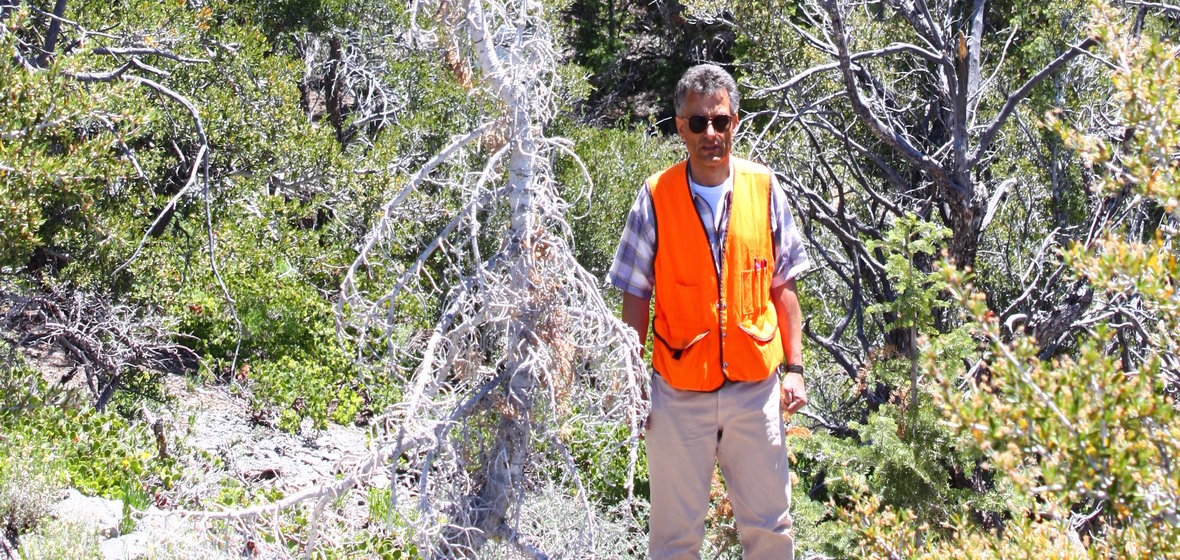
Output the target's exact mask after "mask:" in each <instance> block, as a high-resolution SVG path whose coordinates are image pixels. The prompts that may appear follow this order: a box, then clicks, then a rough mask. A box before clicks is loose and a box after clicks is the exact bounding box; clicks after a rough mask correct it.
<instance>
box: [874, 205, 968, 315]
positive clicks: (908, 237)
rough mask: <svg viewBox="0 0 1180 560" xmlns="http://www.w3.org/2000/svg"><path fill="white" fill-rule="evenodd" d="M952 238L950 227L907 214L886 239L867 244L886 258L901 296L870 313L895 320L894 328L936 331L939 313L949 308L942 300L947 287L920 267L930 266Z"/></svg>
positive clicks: (891, 229) (878, 306) (880, 304)
mask: <svg viewBox="0 0 1180 560" xmlns="http://www.w3.org/2000/svg"><path fill="white" fill-rule="evenodd" d="M950 236H951V231H950V230H949V229H947V228H946V227H944V226H941V225H938V224H934V223H931V222H927V221H924V220H922V219H920V218H918V217H917V216H915V215H913V214H907V215H906V216H905V217H903V218H899V219H897V221H895V222H894V223H893V227H892V228H890V229H889V232H888V233H886V234H885V239H883V240H880V241H876V240H869V241H866V242H865V248H866V249H867V250H869V251H880V252H881V253H883V254H884V255H885V263H884V264H885V274H886V276H888V277H889V279H890V280H891V281H892V283H891V284H892V286H893V287H894V290H896V291H897V292H898V293H897V297H896V298H894V299H893V300H892V301H888V302H885V303H879V304H874V305H872V306H871V307H870V308H869V311H870V312H871V313H884V314H886V316H891V317H893V320H892V321H891V322H890V325H889V326H890V327H891V328H898V329H903V328H910V327H915V328H919V329H920V330H922V331H927V330H929V329H930V328H931V327H933V325H934V313H935V310H937V309H942V308H945V307H946V306H947V302H946V301H945V300H943V299H942V298H941V297H940V296H941V294H942V291H943V290H944V289H945V287H946V284H945V282H939V281H938V279H937V277H935V276H934V275H932V274H930V273H926V272H923V271H922V270H921V269H920V268H918V267H919V266H920V265H921V263H922V262H927V263H928V262H930V260H931V258H932V257H934V256H935V255H936V254H937V253H938V252H939V251H940V250H941V248H942V243H943V242H944V241H946V240H947V239H950Z"/></svg>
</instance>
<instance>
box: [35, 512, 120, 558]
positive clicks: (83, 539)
mask: <svg viewBox="0 0 1180 560" xmlns="http://www.w3.org/2000/svg"><path fill="white" fill-rule="evenodd" d="M99 543H100V539H99V537H98V535H96V534H94V532H93V531H89V530H87V529H86V528H85V527H80V526H74V525H70V524H68V523H62V522H58V521H53V522H50V523H46V524H44V525H43V526H41V527H40V528H38V529H37V531H35V532H34V533H31V534H29V535H26V536H25V537H24V538H23V539H21V543H20V551H19V554H20V558H22V559H24V560H93V559H94V558H101V557H102V554H101V552H100V549H99Z"/></svg>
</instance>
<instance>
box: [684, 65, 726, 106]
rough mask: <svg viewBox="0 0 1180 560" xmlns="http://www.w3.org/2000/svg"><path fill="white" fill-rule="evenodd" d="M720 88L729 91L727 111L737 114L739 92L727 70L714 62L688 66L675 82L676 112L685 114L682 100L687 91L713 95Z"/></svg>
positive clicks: (685, 96) (686, 95)
mask: <svg viewBox="0 0 1180 560" xmlns="http://www.w3.org/2000/svg"><path fill="white" fill-rule="evenodd" d="M722 88H725V90H726V91H728V92H729V111H730V112H731V113H733V114H734V115H737V112H738V102H740V101H741V94H739V93H738V88H737V82H735V81H734V80H733V76H730V75H729V72H726V71H725V70H724V69H722V68H721V67H720V66H717V65H716V64H698V65H696V66H693V67H692V68H689V69H688V70H687V71H685V72H684V75H683V76H681V77H680V81H679V82H677V83H676V114H677V115H680V116H686V115H684V100H685V98H687V97H688V92H690V91H693V92H696V93H697V94H698V95H713V94H714V93H717V91H718V90H720V89H722Z"/></svg>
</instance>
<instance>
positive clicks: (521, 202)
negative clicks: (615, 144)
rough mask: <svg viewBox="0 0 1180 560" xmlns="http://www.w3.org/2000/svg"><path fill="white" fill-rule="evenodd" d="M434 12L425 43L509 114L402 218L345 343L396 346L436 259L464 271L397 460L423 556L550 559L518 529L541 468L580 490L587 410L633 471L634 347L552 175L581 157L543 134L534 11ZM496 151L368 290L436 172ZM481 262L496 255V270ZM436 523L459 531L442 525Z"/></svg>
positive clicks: (367, 269)
mask: <svg viewBox="0 0 1180 560" xmlns="http://www.w3.org/2000/svg"><path fill="white" fill-rule="evenodd" d="M436 9H437V10H438V11H439V12H445V13H446V14H449V15H444V16H443V17H436V18H435V19H436V21H438V22H442V25H440V26H439V33H438V34H437V35H433V36H431V35H422V36H420V39H419V40H420V41H421V43H422V44H426V45H428V44H440V45H450V44H452V43H455V42H457V43H459V44H461V45H464V46H465V49H464V50H466V51H467V52H470V53H471V54H472V58H473V64H472V66H473V67H475V68H478V71H477V72H476V74H477V77H476V80H478V81H477V82H476V83H477V84H478V91H479V92H480V93H485V92H486V93H487V94H492V95H494V96H495V99H496V104H497V106H498V107H500V108H501V109H500V110H501V113H500V114H499V115H494V116H489V117H488V118H487V120H486V121H485V124H484V125H482V126H480V127H478V128H476V129H475V130H473V131H471V132H469V133H467V134H465V135H461V136H459V137H458V138H457V140H456V141H455V142H453V143H452V144H451V145H450V146H448V147H447V148H445V149H444V150H443V151H442V152H441V153H439V155H438V156H437V157H436V158H435V159H434V160H432V161H431V162H429V163H428V164H427V165H426V166H424V167H423V168H422V169H420V170H418V172H417V173H416V174H415V175H414V176H413V177H411V178H410V179H409V181H408V183H407V185H406V187H405V188H404V189H403V190H402V191H401V193H399V195H398V196H397V197H395V198H394V199H393V200H392V201H390V203H389V205H388V206H387V209H386V213H385V217H384V218H383V219H382V220H381V221H380V223H379V224H378V226H377V227H376V228H375V229H374V231H373V232H372V234H371V235H370V237H369V238H368V240H367V243H366V244H365V246H364V247H363V248H362V250H361V254H360V256H359V257H358V259H357V261H356V262H355V263H354V265H353V266H352V268H350V270H349V272H348V274H347V275H346V278H345V281H344V284H343V287H342V297H341V300H340V302H341V303H340V316H341V318H342V320H343V322H342V327H343V329H342V331H343V332H348V333H355V334H356V335H361V336H357V340H358V342H360V343H361V344H360V345H359V347H360V348H362V349H364V348H371V349H374V350H375V349H377V348H383V347H385V346H388V345H389V344H390V343H391V342H392V341H393V338H394V332H393V330H394V328H395V327H397V325H396V324H394V323H392V322H391V318H392V317H393V315H391V312H390V310H392V309H394V308H395V305H396V300H397V298H398V297H399V296H400V295H402V293H403V291H404V290H414V289H417V290H421V289H423V288H425V289H427V290H430V289H434V288H433V287H432V285H431V283H430V281H429V278H425V277H424V270H425V268H424V265H425V264H426V262H427V260H428V259H431V258H443V259H446V260H448V261H450V262H451V263H453V266H452V268H451V271H450V273H449V274H450V278H448V279H447V282H448V283H450V284H451V287H450V289H449V290H447V291H446V295H445V298H444V302H445V303H444V310H443V313H442V316H441V317H440V318H439V320H438V323H437V324H436V326H435V328H434V329H433V331H432V332H431V333H430V335H429V337H428V339H427V340H426V342H425V345H424V347H423V348H422V349H421V352H420V360H419V361H418V365H417V367H416V368H415V369H414V370H413V372H412V374H410V375H409V376H407V378H406V379H405V382H406V383H407V389H406V391H405V400H404V402H403V403H402V404H401V405H399V406H398V407H397V410H396V411H395V412H394V417H395V418H396V419H397V421H398V422H399V427H398V429H397V432H398V433H397V439H398V441H399V447H398V450H397V452H396V453H395V454H394V456H400V457H404V458H406V459H407V460H408V462H409V465H410V467H409V470H410V471H411V472H413V473H414V476H415V477H417V488H416V489H414V490H413V491H411V492H409V494H411V495H413V496H414V499H415V502H416V509H417V510H418V512H417V513H418V515H417V516H416V517H417V518H419V519H422V520H423V521H422V522H421V523H420V525H421V526H420V527H419V534H420V535H421V546H423V547H425V549H427V550H430V551H432V554H434V555H438V556H442V557H458V556H476V555H480V554H482V553H481V551H482V550H483V549H484V547H485V545H486V544H487V543H488V542H489V541H499V542H505V543H510V544H511V545H512V546H514V547H515V548H516V550H517V551H518V552H519V553H521V554H523V555H525V556H528V557H545V556H546V553H545V549H546V548H548V547H551V546H553V545H554V544H555V543H554V542H549V541H546V540H543V539H541V540H534V539H530V535H527V534H524V533H522V532H521V531H519V530H518V528H519V527H520V517H521V512H522V505H523V504H525V503H526V502H529V501H531V500H544V499H546V498H544V497H541V496H539V495H537V494H536V492H537V491H538V490H539V488H540V486H539V482H540V481H538V480H537V479H536V473H537V472H538V471H537V469H540V468H541V467H542V466H543V465H546V464H549V465H554V466H562V468H564V469H566V470H567V471H568V473H569V474H570V476H571V477H572V479H573V480H574V486H575V487H577V488H583V487H584V485H583V483H582V481H581V474H580V473H579V472H578V471H577V469H576V468H575V466H574V465H573V463H572V462H571V460H570V458H569V454H568V452H567V451H566V450H565V447H564V444H563V442H562V440H561V437H560V436H559V435H558V431H559V430H560V428H561V426H562V424H563V423H565V422H567V421H569V419H570V416H569V415H570V414H571V413H574V412H575V411H576V412H577V413H579V414H585V415H586V416H585V418H587V419H588V421H591V422H595V423H597V422H604V421H605V422H618V423H620V424H623V425H626V426H627V427H628V428H629V431H630V433H631V436H632V437H631V444H630V451H629V453H630V455H631V461H630V462H631V465H632V469H633V468H634V461H635V453H636V449H635V444H636V442H637V437H636V436H637V435H638V433H639V432H638V431H639V429H640V423H641V421H642V420H641V419H642V417H643V415H644V412H643V407H644V404H643V401H642V399H641V397H640V391H641V389H642V387H643V383H644V382H643V378H642V376H641V373H642V371H643V368H642V365H641V362H640V358H639V348H638V347H637V346H635V345H634V344H633V343H632V342H630V340H631V339H630V338H629V337H628V336H627V335H626V332H625V331H626V329H625V327H624V326H623V325H622V324H621V323H620V322H619V321H618V320H617V319H616V318H615V317H614V316H613V314H612V313H611V311H610V310H609V309H608V308H607V307H606V306H605V304H604V303H603V300H602V298H601V296H600V294H599V291H598V287H597V282H596V280H595V279H594V278H593V277H592V276H591V275H590V274H589V273H587V272H586V271H585V270H584V269H582V268H581V267H580V266H579V265H578V264H577V262H576V261H575V259H574V257H573V253H572V251H571V249H570V246H569V241H568V239H569V230H568V226H567V225H566V223H565V219H564V212H565V210H566V209H567V207H568V205H567V204H566V203H565V202H564V201H563V200H562V199H561V198H560V196H559V195H558V185H557V184H556V183H555V181H554V178H553V173H552V169H551V164H552V160H553V159H554V158H556V157H569V156H570V155H571V154H570V150H569V145H568V143H567V142H565V141H563V140H561V139H557V138H548V137H545V136H544V135H543V132H542V131H543V128H544V126H545V124H546V122H547V121H548V120H549V119H550V118H551V117H552V116H554V106H555V103H554V96H555V95H557V94H558V88H559V86H560V84H559V83H558V82H557V80H558V76H557V74H556V68H557V58H556V54H555V53H554V51H553V43H552V37H551V36H550V32H549V30H548V25H547V23H546V22H545V20H544V19H543V14H542V13H541V8H540V6H539V5H536V4H534V3H530V2H520V3H515V2H503V3H501V2H488V1H484V0H469V1H468V2H465V3H461V4H457V5H454V4H450V3H447V2H444V3H442V4H440V5H439V6H437V8H436ZM448 22H455V23H456V24H457V25H454V26H449V25H447V23H448ZM450 52H453V51H450ZM489 136H499V137H501V138H502V139H503V141H502V145H501V146H498V147H496V148H495V149H494V151H493V152H492V153H490V155H488V156H486V158H485V159H483V161H482V164H481V167H480V169H479V171H478V172H476V173H472V174H463V175H461V176H460V178H459V179H458V180H451V181H449V182H448V186H450V187H451V188H456V189H459V191H460V192H461V193H462V200H463V201H464V202H463V206H462V207H461V208H460V209H459V210H458V212H456V213H455V214H454V215H453V217H452V218H451V219H450V221H449V223H448V224H447V225H446V226H445V227H444V228H443V230H442V231H439V232H438V234H437V236H436V237H435V239H434V240H433V241H432V242H431V243H429V244H428V245H427V246H426V247H425V248H424V249H423V251H422V252H421V254H420V256H419V257H418V259H417V260H416V261H415V262H414V263H413V264H412V265H411V266H410V267H409V269H408V270H405V271H404V272H403V273H402V275H401V279H400V280H399V281H398V283H397V285H396V286H394V287H393V289H391V290H389V291H387V292H385V293H383V294H380V295H377V296H370V295H368V294H366V293H365V292H364V291H362V282H361V280H362V278H361V275H362V274H364V273H372V272H373V271H374V270H376V269H375V268H374V267H375V265H376V262H375V261H380V255H381V248H382V244H383V243H386V242H387V241H388V239H387V237H388V235H389V233H390V232H391V231H392V230H391V227H390V226H391V224H390V220H391V218H392V216H394V215H395V211H396V210H397V209H398V208H399V206H400V205H402V204H404V203H405V201H406V200H407V198H408V197H409V195H410V194H411V193H413V192H414V190H415V189H418V188H421V187H422V185H423V184H424V183H425V182H426V181H439V180H440V179H441V178H442V177H440V176H439V175H436V174H435V171H436V167H438V166H439V165H440V164H442V163H443V162H444V161H446V160H448V159H451V158H454V157H470V155H471V150H472V149H474V148H477V147H478V146H479V143H477V140H483V139H486V138H487V137H489ZM484 247H490V248H491V254H489V255H487V256H484V255H483V252H484V251H485V250H486V249H484ZM436 253H437V254H438V255H437V257H436V256H435V254H436ZM374 332H375V333H377V336H376V337H370V336H364V335H365V334H367V333H374ZM372 343H377V344H375V345H372ZM395 350H396V349H395ZM375 355H377V354H376V353H375ZM363 357H364V356H362V358H363ZM390 357H391V356H389V355H388V354H386V355H385V356H384V358H383V359H389V358H390ZM411 442H418V443H414V444H411ZM538 443H542V444H543V449H544V450H545V451H544V452H543V451H542V447H538V445H537V444H538ZM578 493H580V494H581V496H580V498H579V499H581V500H586V499H587V497H586V495H585V494H584V491H579V492H578ZM440 514H441V517H442V518H445V519H446V520H447V521H445V522H441V523H440V522H438V521H437V519H439V518H440ZM585 516H586V519H585V523H584V527H585V531H584V532H583V535H582V539H579V541H580V544H581V546H582V547H585V548H584V550H586V551H587V552H586V553H587V554H593V552H592V551H594V550H595V547H596V546H598V543H596V542H595V537H594V531H595V527H596V525H601V524H602V521H600V519H599V518H600V517H601V514H600V513H599V512H597V511H596V510H595V509H594V508H593V507H592V506H590V505H589V503H586V504H585ZM534 536H535V535H534Z"/></svg>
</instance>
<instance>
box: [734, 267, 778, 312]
mask: <svg viewBox="0 0 1180 560" xmlns="http://www.w3.org/2000/svg"><path fill="white" fill-rule="evenodd" d="M769 276H770V271H769V270H767V267H759V268H758V269H757V270H755V269H753V268H750V269H747V270H743V271H742V283H741V285H740V286H738V293H739V294H740V296H741V307H740V308H738V312H739V313H740V315H739V318H740V319H741V320H742V321H757V320H758V317H760V316H761V315H762V314H763V313H764V312H765V311H766V304H767V303H769V302H770V278H769Z"/></svg>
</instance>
